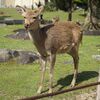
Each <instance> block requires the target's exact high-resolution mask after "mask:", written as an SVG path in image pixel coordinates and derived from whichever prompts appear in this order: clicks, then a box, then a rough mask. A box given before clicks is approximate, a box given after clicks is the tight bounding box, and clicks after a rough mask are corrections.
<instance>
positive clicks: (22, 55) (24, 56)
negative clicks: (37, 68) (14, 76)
mask: <svg viewBox="0 0 100 100" xmlns="http://www.w3.org/2000/svg"><path fill="white" fill-rule="evenodd" d="M37 59H39V57H38V55H37V54H35V53H33V52H29V51H19V57H18V59H17V63H19V64H28V63H33V62H34V61H35V60H37Z"/></svg>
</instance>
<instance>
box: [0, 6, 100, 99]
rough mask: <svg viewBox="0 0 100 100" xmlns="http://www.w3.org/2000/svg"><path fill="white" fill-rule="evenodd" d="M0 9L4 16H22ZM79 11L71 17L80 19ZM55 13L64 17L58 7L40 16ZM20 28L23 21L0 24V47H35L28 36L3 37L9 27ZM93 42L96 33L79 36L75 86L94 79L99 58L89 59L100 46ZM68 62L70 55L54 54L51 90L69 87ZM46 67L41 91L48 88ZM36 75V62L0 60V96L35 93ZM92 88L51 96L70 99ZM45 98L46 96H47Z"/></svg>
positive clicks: (98, 41) (10, 30) (97, 38)
mask: <svg viewBox="0 0 100 100" xmlns="http://www.w3.org/2000/svg"><path fill="white" fill-rule="evenodd" d="M0 11H4V12H5V14H6V15H5V16H10V17H11V18H15V19H22V17H21V16H20V15H19V14H18V13H16V11H15V9H4V8H3V9H0ZM80 13H81V11H75V12H74V14H73V16H74V18H73V20H74V21H77V20H78V19H80V20H82V21H83V19H84V17H82V16H80V15H79V14H80ZM55 15H56V16H60V19H61V20H66V16H67V14H66V13H65V12H62V11H58V12H45V13H44V18H46V19H51V18H52V17H53V16H55ZM5 16H3V17H2V18H4V17H5ZM20 28H23V25H10V26H5V27H0V48H8V49H21V50H30V51H36V48H35V47H34V45H33V44H32V42H31V41H29V40H14V39H8V38H6V37H4V36H5V35H8V34H12V33H13V30H15V29H20ZM96 45H100V36H84V37H83V44H82V45H81V46H80V51H79V55H80V62H79V76H78V79H77V85H78V86H80V85H83V84H88V83H91V82H95V81H97V77H98V70H99V66H100V62H98V61H96V60H94V59H92V55H95V54H100V52H98V51H97V49H100V47H97V46H96ZM67 62H68V63H67ZM70 62H72V58H71V57H70V56H69V55H67V54H61V55H57V61H56V65H55V73H54V91H58V90H63V89H66V88H70V82H71V79H72V74H73V65H72V63H70ZM48 71H49V70H48V69H47V72H46V77H45V82H44V91H46V90H47V89H48V81H49V76H48ZM40 76H41V75H40V70H39V64H38V63H37V62H34V63H33V64H27V65H21V64H16V62H13V61H9V62H6V63H0V100H16V99H19V98H22V97H28V96H33V95H36V91H37V88H38V86H39V82H40ZM95 89H96V87H90V88H87V89H83V90H78V91H75V92H70V93H67V94H62V95H59V96H55V97H53V98H54V100H62V99H65V100H74V97H75V96H76V95H79V94H82V93H89V92H91V91H94V90H95ZM46 92H47V91H46ZM46 92H45V93H46ZM45 100H48V98H46V99H45Z"/></svg>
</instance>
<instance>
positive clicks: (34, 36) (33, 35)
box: [28, 23, 41, 42]
mask: <svg viewBox="0 0 100 100" xmlns="http://www.w3.org/2000/svg"><path fill="white" fill-rule="evenodd" d="M28 35H29V37H30V39H31V40H32V41H33V42H38V41H39V40H40V37H41V36H40V25H39V23H37V24H35V26H33V28H32V29H30V30H29V32H28Z"/></svg>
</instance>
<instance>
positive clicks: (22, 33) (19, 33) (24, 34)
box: [5, 29, 29, 40]
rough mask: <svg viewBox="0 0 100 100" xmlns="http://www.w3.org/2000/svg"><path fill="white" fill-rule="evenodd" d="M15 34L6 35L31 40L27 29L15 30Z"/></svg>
mask: <svg viewBox="0 0 100 100" xmlns="http://www.w3.org/2000/svg"><path fill="white" fill-rule="evenodd" d="M14 32H15V33H14V34H10V35H6V36H5V37H7V38H13V39H23V40H29V36H28V33H27V32H26V30H25V29H19V30H15V31H14Z"/></svg>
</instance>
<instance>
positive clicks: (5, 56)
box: [0, 49, 39, 64]
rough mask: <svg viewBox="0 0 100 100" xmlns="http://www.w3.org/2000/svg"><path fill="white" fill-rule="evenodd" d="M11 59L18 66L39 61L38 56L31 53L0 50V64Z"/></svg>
mask: <svg viewBox="0 0 100 100" xmlns="http://www.w3.org/2000/svg"><path fill="white" fill-rule="evenodd" d="M11 59H14V60H15V61H16V62H17V63H18V64H28V63H33V62H34V61H35V60H37V59H39V55H37V54H36V53H33V52H31V51H21V50H10V49H0V62H7V61H10V60H11Z"/></svg>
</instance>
